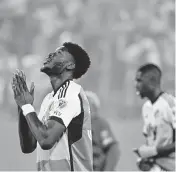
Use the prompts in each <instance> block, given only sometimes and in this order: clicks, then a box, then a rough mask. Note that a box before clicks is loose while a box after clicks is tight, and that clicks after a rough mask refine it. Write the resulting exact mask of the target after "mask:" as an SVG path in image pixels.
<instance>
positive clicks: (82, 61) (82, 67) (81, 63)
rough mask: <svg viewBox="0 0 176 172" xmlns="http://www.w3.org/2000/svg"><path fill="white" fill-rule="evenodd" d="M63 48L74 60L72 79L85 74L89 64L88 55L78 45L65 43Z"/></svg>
mask: <svg viewBox="0 0 176 172" xmlns="http://www.w3.org/2000/svg"><path fill="white" fill-rule="evenodd" d="M63 46H64V47H66V48H67V50H68V52H69V53H70V54H71V55H72V56H73V57H74V59H75V65H76V67H75V71H74V73H73V78H74V79H78V78H80V77H81V76H82V75H84V74H85V73H86V72H87V70H88V68H89V66H90V64H91V61H90V58H89V55H88V54H87V53H86V51H85V50H84V49H83V48H81V47H80V46H79V45H78V44H75V43H72V42H65V43H64V44H63Z"/></svg>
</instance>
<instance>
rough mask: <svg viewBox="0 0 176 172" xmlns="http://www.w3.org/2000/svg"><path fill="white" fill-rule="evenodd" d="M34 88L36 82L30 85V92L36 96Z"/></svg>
mask: <svg viewBox="0 0 176 172" xmlns="http://www.w3.org/2000/svg"><path fill="white" fill-rule="evenodd" d="M34 89H35V85H34V82H32V83H31V87H30V93H31V95H32V96H34Z"/></svg>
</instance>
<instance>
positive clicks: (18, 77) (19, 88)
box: [16, 74, 24, 92]
mask: <svg viewBox="0 0 176 172" xmlns="http://www.w3.org/2000/svg"><path fill="white" fill-rule="evenodd" d="M16 80H17V84H16V87H17V90H18V91H20V92H22V91H23V90H24V88H23V83H22V81H21V78H20V76H19V75H18V74H16Z"/></svg>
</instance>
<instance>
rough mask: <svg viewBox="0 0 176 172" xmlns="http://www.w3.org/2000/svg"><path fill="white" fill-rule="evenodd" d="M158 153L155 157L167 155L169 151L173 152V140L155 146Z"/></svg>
mask: <svg viewBox="0 0 176 172" xmlns="http://www.w3.org/2000/svg"><path fill="white" fill-rule="evenodd" d="M157 152H158V155H157V156H156V157H165V156H168V155H169V154H170V153H172V152H175V142H173V143H171V144H169V145H166V146H163V147H158V148H157Z"/></svg>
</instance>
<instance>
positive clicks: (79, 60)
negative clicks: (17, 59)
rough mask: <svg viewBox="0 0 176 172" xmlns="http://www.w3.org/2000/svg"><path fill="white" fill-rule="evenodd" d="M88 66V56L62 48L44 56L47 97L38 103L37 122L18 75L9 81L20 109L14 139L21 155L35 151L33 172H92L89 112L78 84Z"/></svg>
mask: <svg viewBox="0 0 176 172" xmlns="http://www.w3.org/2000/svg"><path fill="white" fill-rule="evenodd" d="M89 66H90V59H89V56H88V54H87V53H86V52H85V51H84V50H83V49H82V48H81V47H80V46H79V45H77V44H74V43H71V42H67V43H64V44H63V46H61V47H60V48H58V49H56V51H55V52H53V53H50V54H49V56H48V58H47V59H46V62H44V65H43V67H42V68H41V71H42V72H44V73H45V74H47V75H48V76H49V78H50V82H51V85H52V88H53V91H52V92H51V93H49V94H48V95H47V96H46V97H45V98H44V100H43V102H42V105H41V109H40V113H39V115H38V116H37V114H36V112H35V109H34V107H33V106H32V104H33V101H34V98H33V95H32V93H33V90H34V89H31V92H29V90H28V88H27V85H26V81H25V76H24V74H23V73H22V72H21V71H19V72H17V73H16V74H15V75H14V77H13V82H12V88H13V91H14V98H15V101H16V103H17V105H18V106H19V109H21V113H20V117H19V136H20V143H21V149H22V151H23V152H24V153H31V152H33V151H34V150H35V148H36V147H37V167H38V170H39V171H70V170H71V171H73V170H75V171H92V168H93V165H92V163H93V162H92V138H91V117H90V107H89V103H88V100H87V97H86V95H85V92H84V91H83V89H82V87H81V86H80V85H78V84H76V83H75V82H74V81H73V80H72V79H77V78H80V77H81V76H82V75H83V74H85V73H86V71H87V70H88V68H89Z"/></svg>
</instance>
